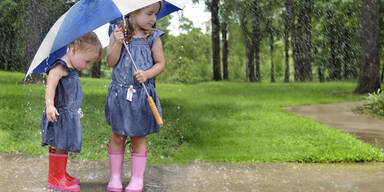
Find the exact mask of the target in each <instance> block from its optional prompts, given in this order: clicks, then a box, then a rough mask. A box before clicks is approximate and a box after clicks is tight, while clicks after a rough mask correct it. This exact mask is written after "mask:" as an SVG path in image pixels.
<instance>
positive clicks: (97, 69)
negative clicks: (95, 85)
mask: <svg viewBox="0 0 384 192" xmlns="http://www.w3.org/2000/svg"><path fill="white" fill-rule="evenodd" d="M91 77H92V78H100V77H101V60H100V61H98V62H96V63H93V65H92V72H91Z"/></svg>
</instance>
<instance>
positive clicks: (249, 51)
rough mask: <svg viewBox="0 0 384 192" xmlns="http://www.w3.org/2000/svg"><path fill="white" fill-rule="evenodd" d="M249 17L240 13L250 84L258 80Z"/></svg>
mask: <svg viewBox="0 0 384 192" xmlns="http://www.w3.org/2000/svg"><path fill="white" fill-rule="evenodd" d="M247 23H248V20H247V16H246V13H245V12H240V27H241V31H242V33H243V36H244V40H245V45H246V52H247V57H248V64H247V68H246V74H247V75H248V80H249V81H250V82H254V81H255V80H256V77H255V63H254V61H255V60H254V51H253V48H254V47H253V46H252V41H251V38H250V36H251V34H250V32H249V30H248V27H247Z"/></svg>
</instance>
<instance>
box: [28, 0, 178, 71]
mask: <svg viewBox="0 0 384 192" xmlns="http://www.w3.org/2000/svg"><path fill="white" fill-rule="evenodd" d="M159 1H161V0H81V1H79V2H77V3H76V4H75V5H73V6H72V7H71V8H70V9H69V10H68V11H67V12H66V13H64V14H63V15H62V16H61V17H60V18H59V19H58V20H57V21H56V22H55V24H54V25H53V26H52V27H51V29H50V30H49V32H48V34H47V35H46V36H45V38H44V40H43V42H42V43H41V45H40V47H39V49H38V50H37V52H36V54H35V57H34V58H33V60H32V63H31V65H30V67H29V69H28V72H27V74H26V76H28V75H30V74H35V73H44V72H47V71H48V70H49V69H50V66H51V65H52V63H53V62H54V61H55V60H56V59H58V58H61V57H62V56H64V55H65V53H66V49H67V46H68V45H69V44H70V43H71V42H73V41H75V40H76V39H79V38H80V37H82V36H83V35H85V34H87V33H89V32H91V31H94V30H95V29H97V28H99V27H100V26H102V25H104V24H106V23H108V22H111V21H113V20H115V19H119V18H122V16H123V15H126V14H128V13H131V12H133V11H136V10H138V9H141V8H144V7H146V6H148V5H151V4H153V3H156V2H159ZM183 7H184V4H183V3H181V2H180V1H178V0H163V7H162V8H161V10H160V12H159V14H158V15H157V19H160V18H162V17H164V16H167V15H168V14H170V13H172V12H174V11H178V10H181V9H182V8H183Z"/></svg>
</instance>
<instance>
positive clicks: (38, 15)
mask: <svg viewBox="0 0 384 192" xmlns="http://www.w3.org/2000/svg"><path fill="white" fill-rule="evenodd" d="M46 3H47V1H46V0H31V1H30V4H29V18H28V26H29V27H28V43H27V55H26V56H27V57H26V62H27V64H26V65H25V66H26V69H25V70H26V71H27V70H28V68H29V64H30V63H32V60H33V57H34V56H35V53H36V50H38V48H39V46H40V43H41V42H42V40H43V38H44V36H45V32H46V28H45V27H46V26H45V25H44V24H45V21H46V17H47V15H46V14H47V13H46V12H47V11H46V6H47V4H46ZM43 79H44V76H43V75H41V74H35V75H32V76H31V77H28V78H26V79H25V80H24V81H26V82H28V83H36V82H43Z"/></svg>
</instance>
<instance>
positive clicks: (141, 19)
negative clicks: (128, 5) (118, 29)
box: [131, 3, 160, 30]
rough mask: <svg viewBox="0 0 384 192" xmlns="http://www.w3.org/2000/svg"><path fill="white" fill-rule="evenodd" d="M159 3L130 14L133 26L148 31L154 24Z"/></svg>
mask: <svg viewBox="0 0 384 192" xmlns="http://www.w3.org/2000/svg"><path fill="white" fill-rule="evenodd" d="M159 10H160V3H155V4H152V5H149V6H147V7H144V8H143V9H140V10H139V11H137V12H134V13H132V15H131V16H132V21H133V23H134V25H136V26H137V27H139V28H140V29H142V30H150V29H152V26H153V25H154V24H155V23H156V15H157V13H159Z"/></svg>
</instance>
